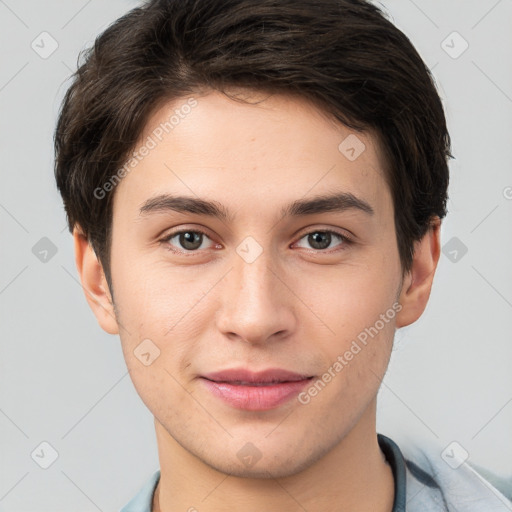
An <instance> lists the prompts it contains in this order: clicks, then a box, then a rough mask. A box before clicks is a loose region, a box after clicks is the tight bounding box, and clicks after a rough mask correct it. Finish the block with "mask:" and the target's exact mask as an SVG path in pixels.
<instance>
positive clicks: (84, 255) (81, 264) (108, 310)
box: [73, 227, 119, 334]
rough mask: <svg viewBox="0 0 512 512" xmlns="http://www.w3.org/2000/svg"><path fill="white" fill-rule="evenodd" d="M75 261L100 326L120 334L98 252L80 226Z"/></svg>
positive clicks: (76, 235)
mask: <svg viewBox="0 0 512 512" xmlns="http://www.w3.org/2000/svg"><path fill="white" fill-rule="evenodd" d="M73 240H74V245H75V262H76V267H77V270H78V274H79V276H80V281H81V282H82V288H83V290H84V293H85V298H86V299H87V302H88V304H89V306H90V308H91V309H92V311H93V313H94V315H95V316H96V319H97V320H98V323H99V324H100V327H101V328H102V329H103V330H104V331H106V332H107V333H109V334H119V327H118V324H117V321H116V317H115V312H114V305H113V302H112V296H111V294H110V290H109V288H108V283H107V280H106V278H105V274H104V272H103V267H102V266H101V263H100V262H99V260H98V258H97V257H96V253H95V252H94V250H93V248H92V247H91V245H90V244H89V242H88V240H87V237H86V236H84V235H83V234H82V231H81V229H80V227H75V229H74V230H73Z"/></svg>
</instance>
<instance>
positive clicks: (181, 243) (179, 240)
mask: <svg viewBox="0 0 512 512" xmlns="http://www.w3.org/2000/svg"><path fill="white" fill-rule="evenodd" d="M205 238H208V239H209V237H208V235H207V234H206V233H203V232H202V231H198V230H192V229H183V230H181V231H175V232H174V233H171V234H170V235H168V236H166V237H165V238H163V239H162V240H161V242H162V243H164V244H167V245H168V246H169V249H171V250H173V251H176V252H197V250H198V249H200V248H202V249H205V247H201V246H202V245H203V242H204V241H205Z"/></svg>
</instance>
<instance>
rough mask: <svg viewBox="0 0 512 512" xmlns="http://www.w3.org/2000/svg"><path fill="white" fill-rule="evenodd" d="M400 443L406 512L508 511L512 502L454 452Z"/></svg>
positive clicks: (452, 449)
mask: <svg viewBox="0 0 512 512" xmlns="http://www.w3.org/2000/svg"><path fill="white" fill-rule="evenodd" d="M456 447H457V445H454V447H453V448H450V447H448V449H443V448H441V447H439V446H436V445H435V444H426V443H424V444H422V446H421V447H420V446H417V445H413V444H411V443H404V444H402V445H401V447H400V450H401V452H402V455H403V459H404V462H405V467H406V502H407V511H410V512H415V511H420V510H421V511H425V510H427V511H436V512H437V511H445V510H446V511H448V510H457V511H460V512H463V511H464V512H493V511H496V512H498V511H500V512H501V511H512V502H511V501H510V500H509V499H507V498H506V497H505V496H504V495H503V494H502V493H501V492H500V491H498V489H496V488H495V487H494V486H493V485H492V484H491V483H490V482H489V481H488V480H487V479H485V478H484V477H483V476H482V475H481V474H480V473H479V472H478V471H476V469H475V468H473V467H472V466H471V465H470V464H469V463H468V461H467V460H465V458H463V457H460V456H459V454H458V453H457V449H456Z"/></svg>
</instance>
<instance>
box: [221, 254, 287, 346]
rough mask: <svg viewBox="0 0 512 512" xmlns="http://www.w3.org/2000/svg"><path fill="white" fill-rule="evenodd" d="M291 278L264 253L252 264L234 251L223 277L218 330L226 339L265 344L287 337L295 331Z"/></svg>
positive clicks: (269, 255)
mask: <svg viewBox="0 0 512 512" xmlns="http://www.w3.org/2000/svg"><path fill="white" fill-rule="evenodd" d="M290 279H291V277H290V276H288V278H287V275H286V272H285V271H284V270H283V268H282V267H279V266H277V265H276V264H275V262H273V261H272V256H271V254H270V251H265V250H264V251H263V252H262V253H261V254H260V256H259V257H258V258H257V259H256V260H255V261H252V262H251V263H249V262H247V261H245V260H244V259H243V258H241V257H240V256H239V255H238V254H237V253H236V252H235V253H234V254H233V268H232V270H231V271H230V272H228V274H227V275H226V277H225V278H224V280H223V281H224V283H223V289H222V291H221V292H220V293H221V297H222V298H221V300H220V309H219V310H218V311H217V314H216V321H217V328H218V329H219V331H220V332H222V333H223V334H224V335H225V336H227V337H228V338H231V339H233V340H236V339H238V340H243V341H246V342H248V343H251V344H260V345H261V344H265V343H269V342H273V341H276V340H277V339H284V338H286V337H288V336H290V334H291V333H293V331H294V330H295V328H296V323H297V315H296V309H295V308H296V306H297V305H296V301H295V302H294V295H293V293H292V291H291V290H290V285H289V284H288V283H287V281H290Z"/></svg>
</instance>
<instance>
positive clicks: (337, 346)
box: [74, 92, 440, 512]
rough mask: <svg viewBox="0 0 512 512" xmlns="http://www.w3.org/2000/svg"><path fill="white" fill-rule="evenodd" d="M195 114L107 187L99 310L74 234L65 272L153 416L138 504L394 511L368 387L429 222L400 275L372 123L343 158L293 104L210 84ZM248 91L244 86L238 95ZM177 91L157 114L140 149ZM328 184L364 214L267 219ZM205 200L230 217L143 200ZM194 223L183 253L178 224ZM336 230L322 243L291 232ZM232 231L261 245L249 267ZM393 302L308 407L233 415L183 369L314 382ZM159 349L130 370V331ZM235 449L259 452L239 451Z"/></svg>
mask: <svg viewBox="0 0 512 512" xmlns="http://www.w3.org/2000/svg"><path fill="white" fill-rule="evenodd" d="M194 97H195V98H196V100H197V106H195V107H194V108H192V109H191V112H190V113H189V114H188V115H187V116H186V117H184V118H183V119H181V120H180V123H179V124H178V125H177V126H176V127H175V128H174V130H173V131H172V132H170V134H169V135H167V136H166V137H164V138H163V140H162V141H161V142H160V143H159V144H158V145H157V146H156V147H155V148H154V149H152V150H151V151H150V152H149V154H148V155H147V156H146V157H145V158H144V159H143V160H142V161H140V162H139V163H138V165H137V166H136V167H135V168H134V169H133V170H132V171H131V172H130V173H129V174H127V175H126V176H125V177H124V178H123V180H122V181H121V182H120V184H119V185H118V186H117V187H116V189H115V196H114V207H113V235H112V248H111V269H112V282H113V293H114V299H115V307H114V303H113V301H112V294H111V290H109V288H108V286H107V282H106V280H105V277H104V273H103V269H102V267H101V264H100V262H99V261H98V259H97V258H96V255H95V254H94V251H93V250H92V248H91V247H90V245H89V244H88V243H87V240H86V239H85V238H84V236H83V235H81V233H80V230H79V228H77V229H76V230H75V233H74V241H75V252H76V264H77V268H78V271H79V274H80V277H81V281H82V284H83V287H84V290H85V292H86V297H87V300H88V302H89V304H90V306H91V308H92V310H93V312H94V314H95V315H96V318H97V320H98V322H99V324H100V325H101V327H102V328H103V329H104V330H105V331H106V332H108V333H111V334H119V335H120V339H121V343H122V349H123V353H124V357H125V360H126V364H127V367H128V369H129V371H130V376H131V379H132V381H133V383H134V385H135V387H136V389H137V392H138V393H139V394H140V396H141V398H142V400H143V401H144V403H145V404H146V405H147V407H148V408H149V410H150V411H151V413H152V414H153V415H154V417H155V429H156V435H157V441H158V450H159V460H160V468H161V478H160V482H159V485H158V488H157V491H156V493H155V496H154V503H153V511H158V510H162V511H166V512H174V511H178V510H180V511H185V510H189V509H190V510H193V509H191V507H195V509H197V510H198V511H200V512H208V511H211V512H213V511H216V512H217V511H228V510H230V511H231V510H244V511H247V512H252V511H254V512H255V511H258V512H259V511H261V510H282V511H290V512H291V511H299V510H300V511H302V510H304V509H306V510H311V511H313V510H323V511H325V512H330V511H339V510H350V511H363V510H373V511H377V512H385V511H390V510H391V509H392V504H393V497H394V490H393V476H392V472H391V469H390V466H389V465H388V464H387V462H386V461H385V458H384V455H383V454H382V452H381V451H380V449H379V446H378V443H377V437H376V395H377V391H378V389H379V385H380V382H381V380H382V378H383V376H384V374H385V371H386V368H387V365H388V362H389V358H390V353H391V348H392V342H393V336H394V332H395V329H396V328H399V327H402V326H406V325H409V324H411V323H413V322H414V321H416V320H417V319H418V318H419V317H420V315H421V314H422V312H423V310H424V308H425V306H426V304H427V301H428V298H429V294H430V290H431V286H432V280H433V276H434V272H435V269H436V266H437V262H438V259H439V252H440V250H439V247H440V223H439V221H438V219H437V220H436V221H435V222H434V223H433V224H432V227H431V229H430V230H429V231H428V233H427V234H426V235H425V236H424V238H423V239H422V240H421V241H419V242H417V243H416V244H415V255H414V262H413V266H412V268H411V270H410V272H408V273H406V274H405V275H404V274H403V272H402V267H401V263H400V259H399V254H398V248H397V241H396V232H395V226H394V220H393V202H392V199H391V195H390V191H389V188H388V187H387V185H386V181H385V179H384V160H383V156H382V152H381V151H380V149H379V143H378V140H377V138H376V137H375V136H373V135H372V134H371V133H364V134H361V133H357V137H358V138H359V139H360V140H361V141H362V142H363V143H364V144H365V147H366V149H365V150H364V151H363V153H362V154H361V155H360V156H359V157H358V158H357V159H356V160H354V161H350V160H349V159H347V158H346V157H345V155H344V154H342V152H340V151H339V149H338V146H339V144H340V143H341V142H342V141H343V140H344V139H345V138H346V137H347V136H348V135H350V134H351V133H353V131H351V130H349V129H348V128H346V127H345V126H342V125H340V124H338V123H335V122H333V121H332V120H330V119H329V118H327V116H325V115H323V114H322V113H321V112H320V111H319V109H318V108H315V107H314V106H313V105H312V104H310V103H308V102H307V101H306V100H303V99H299V98H296V97H292V96H282V95H272V96H270V95H263V94H261V93H255V92H252V93H251V95H250V98H251V101H253V102H254V101H256V100H257V101H258V103H257V104H254V103H253V104H246V103H240V102H237V101H233V100H232V99H230V98H228V97H226V96H225V95H222V94H220V93H218V92H208V93H206V94H204V95H202V96H199V95H196V96H194ZM247 98H249V96H246V99H247ZM186 100H187V98H182V99H179V100H175V101H172V102H168V103H166V104H164V105H162V106H161V107H160V108H158V109H157V110H156V111H155V112H154V114H153V115H152V116H151V118H150V120H149V122H148V123H147V126H146V129H145V132H144V134H143V136H142V137H141V140H140V144H142V143H143V142H144V141H145V140H146V137H147V136H148V135H150V134H151V132H152V130H154V129H155V128H156V127H158V125H159V124H160V123H161V122H164V121H166V120H168V118H169V116H170V115H172V113H173V110H175V109H176V108H180V106H181V105H184V104H185V103H186ZM334 190H336V191H344V192H350V193H352V194H353V195H355V196H357V197H358V198H361V199H364V200H365V201H366V202H367V203H369V204H370V205H371V207H372V208H373V210H374V214H373V215H369V214H368V213H365V212H363V211H360V210H356V209H347V210H345V211H341V212H323V213H318V214H314V215H302V216H299V217H283V216H282V215H281V213H280V212H281V208H282V207H284V206H285V205H287V204H288V203H291V202H293V201H295V200H298V199H305V198H306V199H308V198H312V197H314V196H317V195H321V194H326V193H332V192H333V191H334ZM164 193H168V194H175V195H186V196H190V197H194V198H197V197H200V198H203V199H209V200H214V201H216V202H217V203H218V204H222V205H223V207H224V208H225V209H227V210H228V211H229V212H230V214H231V215H232V218H230V219H227V220H226V219H225V220H221V219H218V218H212V217H208V216H205V215H199V214H195V213H194V214H192V213H178V212H175V211H160V212H157V213H153V214H148V215H141V214H140V208H141V206H142V205H143V204H144V202H145V201H146V200H147V199H148V198H151V197H154V196H156V195H159V194H164ZM183 228H185V229H189V230H194V229H202V230H204V231H206V232H207V236H206V237H203V243H202V244H201V246H200V248H199V249H195V252H194V250H192V251H189V253H190V255H188V256H185V255H182V254H179V253H178V252H173V251H172V250H169V246H172V247H173V248H174V249H175V250H177V251H180V250H181V251H183V252H186V248H185V247H190V246H185V247H184V246H183V245H182V244H180V239H179V237H178V236H175V237H174V238H172V239H170V240H168V241H165V242H162V241H161V240H162V239H163V238H164V237H165V236H169V235H170V234H171V232H172V231H176V230H178V229H183ZM326 229H332V230H335V231H337V232H339V233H341V234H345V235H347V236H351V238H352V239H353V243H352V244H348V243H346V242H344V241H342V240H341V239H339V238H337V237H336V236H335V235H333V236H332V239H331V243H330V245H328V247H327V248H325V249H322V248H321V249H318V248H316V247H318V246H314V245H312V244H311V241H310V239H309V238H308V236H307V234H309V233H317V232H320V233H323V232H324V231H325V230H326ZM248 236H251V237H253V238H254V239H255V240H256V241H257V243H258V244H259V246H260V247H261V249H262V252H261V254H260V255H259V257H257V258H256V259H255V261H253V262H251V263H248V262H247V261H245V260H244V259H243V258H242V257H241V256H240V255H239V254H238V253H237V251H236V249H237V247H238V246H239V245H240V243H241V242H242V241H243V240H244V239H245V238H246V237H248ZM397 301H398V302H399V304H400V305H401V310H400V312H399V313H397V314H396V316H394V318H393V319H391V320H389V321H388V322H387V323H385V326H384V327H383V328H382V329H381V330H380V331H379V332H378V335H376V336H375V337H374V338H372V339H370V341H369V342H368V344H367V345H366V346H364V347H363V348H362V350H361V351H360V352H359V353H358V354H357V355H355V356H354V357H353V359H352V360H351V361H350V362H349V363H348V364H347V365H346V366H344V368H343V370H342V371H340V372H339V373H337V374H336V376H335V377H334V378H332V380H331V381H330V382H329V383H328V384H327V385H326V386H325V387H324V388H323V389H322V390H321V391H320V392H319V393H318V394H317V395H316V396H315V397H313V398H311V400H310V402H309V403H307V404H306V405H303V404H301V403H299V401H298V400H297V399H292V400H291V401H289V402H287V403H285V404H283V405H281V406H279V407H277V408H274V409H271V410H267V411H244V410H239V409H236V408H234V407H231V406H230V405H227V404H226V403H224V402H222V401H220V400H219V399H218V398H217V397H215V396H213V395H212V394H211V393H210V392H209V391H208V390H207V389H206V388H205V386H204V385H203V382H202V381H201V380H200V379H199V378H198V376H199V375H201V374H204V373H206V372H212V371H218V370H221V369H226V368H240V367H244V368H250V369H252V370H254V371H258V370H263V369H266V368H284V369H287V370H290V371H295V372H298V373H303V374H307V375H312V376H316V377H320V376H322V374H324V372H326V371H328V368H329V367H332V365H333V363H334V362H335V361H336V360H337V357H338V356H339V355H340V354H341V355H343V354H344V353H345V351H346V350H348V349H349V348H350V344H351V342H352V341H353V340H354V339H356V338H357V336H358V334H359V333H361V332H362V331H364V329H365V328H367V327H369V326H373V325H375V323H376V321H377V320H378V319H379V315H381V314H385V313H386V311H388V310H389V309H390V308H392V306H393V304H396V303H397ZM148 338H149V339H150V340H152V342H153V343H154V344H155V345H156V346H157V347H158V348H159V350H160V355H159V357H157V358H156V359H155V360H154V361H153V362H152V364H150V365H149V366H145V365H144V364H142V363H141V361H140V360H139V359H138V358H137V357H135V355H134V350H135V349H136V348H137V346H138V345H139V344H140V343H141V341H142V340H144V339H148ZM247 442H251V443H252V444H253V445H254V446H255V447H256V449H257V451H258V453H259V454H260V455H261V458H260V459H259V460H258V461H257V463H255V464H254V465H252V466H247V465H246V464H244V463H243V462H242V461H241V460H240V459H239V458H238V457H237V453H238V452H239V451H240V449H241V448H242V447H244V446H245V445H246V443H247Z"/></svg>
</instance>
